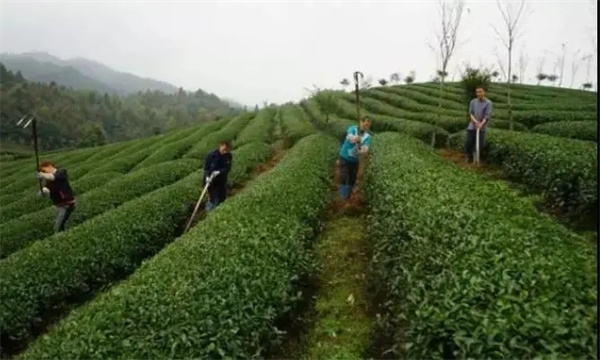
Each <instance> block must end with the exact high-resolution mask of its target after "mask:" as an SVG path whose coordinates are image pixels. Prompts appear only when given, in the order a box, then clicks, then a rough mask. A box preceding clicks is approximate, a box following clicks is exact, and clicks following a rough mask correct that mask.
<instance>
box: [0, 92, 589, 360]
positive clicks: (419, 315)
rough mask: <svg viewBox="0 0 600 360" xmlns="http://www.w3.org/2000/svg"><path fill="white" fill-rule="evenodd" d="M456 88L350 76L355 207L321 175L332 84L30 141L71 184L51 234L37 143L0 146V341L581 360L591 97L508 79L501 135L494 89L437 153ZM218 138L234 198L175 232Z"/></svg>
mask: <svg viewBox="0 0 600 360" xmlns="http://www.w3.org/2000/svg"><path fill="white" fill-rule="evenodd" d="M463 92H464V91H463V90H462V89H461V87H460V86H459V84H456V83H450V84H447V85H446V87H445V90H444V93H443V96H442V98H441V105H442V106H441V108H438V101H439V100H438V95H439V94H438V85H437V84H433V83H422V84H413V85H403V86H388V87H376V88H371V89H367V90H363V91H361V99H360V105H361V113H362V114H364V115H368V116H370V117H372V118H373V119H374V122H373V128H372V130H373V132H374V133H375V136H374V139H373V147H372V151H371V152H370V155H369V158H368V160H367V161H365V162H364V166H362V169H361V172H360V176H359V189H358V190H357V192H356V193H355V194H354V195H353V197H352V199H353V200H352V201H355V200H356V204H358V205H356V206H357V209H358V210H357V213H356V214H352V213H350V212H344V211H345V210H343V209H342V208H343V206H345V205H340V199H338V198H337V197H336V187H335V181H334V180H335V168H336V160H337V152H338V150H339V145H340V140H341V139H343V138H344V136H345V131H346V129H347V128H348V126H350V125H352V124H354V123H355V119H356V104H355V101H356V100H355V98H354V95H353V94H352V93H345V92H341V91H340V92H334V93H333V94H334V95H335V100H336V106H335V108H334V109H326V106H324V104H323V103H322V102H321V100H320V99H319V97H311V98H309V99H306V100H303V101H301V102H300V103H297V104H292V103H288V104H284V105H281V106H278V107H268V108H264V109H260V110H258V111H256V112H246V113H242V114H240V115H237V116H235V117H230V118H225V119H221V120H219V121H214V122H210V123H204V124H201V125H197V126H194V127H190V128H184V129H178V130H175V131H173V132H170V133H166V134H162V135H158V136H155V137H151V138H146V139H140V140H135V141H128V142H123V143H116V144H110V145H106V146H102V147H96V148H89V149H79V150H72V151H65V152H57V153H52V154H42V160H50V161H52V162H54V163H56V164H57V165H58V166H59V167H64V168H66V169H67V171H68V173H69V177H70V179H71V184H72V187H73V189H74V191H75V193H76V197H77V206H76V210H75V212H74V213H73V215H72V217H71V218H70V220H69V222H68V230H67V231H65V232H63V233H59V234H53V228H52V226H53V221H54V218H53V217H54V208H53V206H51V204H50V203H49V202H48V200H47V199H44V198H40V197H38V196H37V191H38V190H39V188H38V184H37V180H36V178H35V165H34V159H33V158H32V157H25V158H14V159H12V160H2V162H1V163H0V176H1V177H0V190H1V194H0V299H1V300H2V301H1V302H0V332H1V339H0V340H1V348H0V349H1V351H2V356H5V357H14V358H19V359H72V358H85V359H108V358H111V359H112V358H115V359H116V358H122V359H162V358H177V359H183V358H200V359H217V358H243V359H248V358H302V357H306V356H308V354H312V355H313V356H312V357H313V358H321V357H323V358H324V357H326V358H339V359H342V358H344V359H348V358H357V359H358V358H368V357H373V358H410V359H434V358H435V359H449V358H460V359H465V358H478V359H479V358H507V359H508V358H528V359H529V358H595V357H596V353H597V346H598V344H597V337H596V336H597V335H596V334H597V331H598V324H597V321H596V315H597V274H596V246H597V244H596V241H591V240H590V239H589V238H587V237H586V236H583V235H582V234H583V232H582V231H581V222H573V221H571V220H573V219H588V220H587V228H586V230H588V233H589V230H590V229H594V228H595V226H597V218H598V212H597V211H598V187H597V181H598V179H597V138H598V137H597V105H596V93H591V92H584V91H577V90H565V89H558V88H551V87H535V86H524V85H519V86H515V88H514V89H513V91H512V97H513V111H512V114H513V118H514V127H513V131H511V130H508V129H509V123H508V111H507V99H506V89H505V87H504V86H503V85H499V84H493V86H492V88H491V89H490V91H489V92H488V97H489V98H490V99H491V100H492V101H493V102H494V113H493V118H492V121H491V123H490V129H489V131H488V136H487V145H488V146H487V148H486V149H485V151H484V152H483V154H482V162H483V164H482V165H481V167H477V168H472V167H468V166H462V165H460V164H459V165H457V164H456V163H455V161H450V160H449V159H448V158H447V157H446V156H442V155H441V153H440V148H444V149H445V150H444V151H446V153H453V154H455V155H456V156H459V157H460V156H462V155H461V151H462V147H463V142H464V129H465V127H466V124H467V117H466V111H467V108H468V104H466V103H465V101H464V100H463V99H464V95H463ZM221 140H228V141H232V142H233V144H234V151H233V159H234V160H233V168H232V171H231V173H230V176H229V184H228V186H229V188H230V191H231V193H230V196H229V198H228V200H227V201H226V202H225V203H223V204H222V205H220V206H219V207H217V208H216V209H215V210H214V211H212V212H210V213H208V214H201V216H200V217H199V218H198V219H197V224H195V226H194V227H192V228H191V230H190V231H188V232H187V233H183V228H184V226H185V224H186V222H187V221H188V219H189V218H190V216H191V213H192V210H193V207H194V205H195V203H196V201H197V200H198V196H199V195H200V192H201V190H202V188H201V187H202V182H201V178H202V173H201V168H202V165H203V162H204V157H205V156H206V155H207V154H208V153H209V152H210V151H211V150H212V149H214V148H215V147H216V146H217V145H218V144H219V142H220V141H221ZM432 144H433V145H434V147H433V148H432ZM361 164H362V163H361ZM492 175H493V176H492ZM336 209H337V210H336ZM339 209H342V210H339ZM344 209H345V208H344ZM338 210H339V211H338ZM336 211H337V212H336ZM340 219H346V220H343V221H339V220H340ZM565 219H569V220H565ZM589 219H594V221H595V222H593V221H592V222H591V223H590V221H589ZM333 222H335V223H336V224H349V225H348V226H349V227H350V228H351V229H352V230H351V231H352V233H353V234H354V236H350V237H351V238H352V241H349V240H348V239H349V235H348V234H347V233H344V229H343V228H341V227H340V226H339V225H336V226H333V225H332V226H328V224H330V223H333ZM575 224H578V225H575ZM344 234H345V235H344ZM595 238H596V239H597V235H596V236H595ZM323 239H326V241H327V246H314V245H315V244H319V243H320V242H321V241H324V240H323ZM336 246H337V247H339V256H338V255H336V252H335V249H336ZM348 247H355V248H352V249H350V250H352V251H346V250H348ZM323 249H325V250H323ZM320 251H327V256H322V254H321V253H320ZM344 261H346V262H347V264H349V265H352V264H353V263H357V262H358V263H360V264H361V266H354V267H352V266H351V269H349V270H347V271H346V270H344V269H345V268H346V267H345V266H335V265H339V262H342V263H343V262H344ZM324 265H330V266H324ZM323 269H339V270H332V271H340V273H339V274H337V273H336V274H335V275H334V274H322V271H323ZM324 275H327V276H324ZM320 279H326V280H323V281H321V280H320ZM345 283H348V284H351V286H350V285H348V286H346V287H345V285H344V284H345ZM357 284H358V285H357ZM361 284H362V285H361ZM357 286H358V287H357ZM361 286H362V290H360V289H361ZM357 289H359V290H357ZM338 293H339V296H338ZM325 294H326V296H327V299H325V300H322V299H321V296H325ZM332 299H333V300H332ZM335 299H341V300H335ZM358 307H360V308H361V309H362V310H360V311H355V310H356V309H358ZM363 310H364V311H363ZM353 311H354V313H360V314H361V315H360V317H358V316H356V317H354V318H353V319H351V317H352V316H351V315H348V314H353ZM341 314H346V315H341ZM361 322H362V323H361ZM358 323H360V324H358ZM353 334H356V336H352V335H353ZM298 344H301V345H300V346H298ZM315 349H316V350H315ZM314 354H317V355H314ZM318 354H327V355H318Z"/></svg>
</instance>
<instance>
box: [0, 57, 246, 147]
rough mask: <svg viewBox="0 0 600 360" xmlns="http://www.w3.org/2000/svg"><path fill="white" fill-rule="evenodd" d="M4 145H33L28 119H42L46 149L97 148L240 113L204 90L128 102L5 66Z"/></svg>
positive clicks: (0, 124)
mask: <svg viewBox="0 0 600 360" xmlns="http://www.w3.org/2000/svg"><path fill="white" fill-rule="evenodd" d="M0 109H1V114H0V141H1V142H2V143H3V144H6V143H12V144H23V145H25V144H30V143H31V131H30V130H29V129H27V130H24V129H22V128H19V127H17V126H16V122H17V121H18V119H19V118H21V117H22V116H23V115H24V114H26V113H28V112H33V113H34V114H35V115H36V116H37V119H38V139H39V144H40V148H41V149H44V150H55V149H62V148H79V147H88V146H96V145H101V144H105V143H110V142H116V141H123V140H129V139H134V138H139V137H145V136H149V135H154V134H160V133H163V132H166V131H169V130H171V129H174V128H177V127H181V126H186V125H189V124H192V123H200V122H205V121H211V120H214V119H216V118H218V117H220V116H224V115H229V114H233V113H235V112H236V111H237V110H234V109H233V108H231V107H230V106H229V105H228V104H227V103H226V102H224V101H222V100H221V99H219V98H218V97H217V96H216V95H214V94H208V93H206V92H205V91H203V90H198V91H196V92H186V91H184V90H183V89H179V91H178V92H177V93H175V94H167V93H164V92H161V91H145V92H141V91H140V92H137V93H136V94H131V95H127V96H119V95H116V94H108V93H99V92H96V91H90V90H74V89H73V88H70V87H66V86H61V85H58V84H56V83H55V82H50V83H38V82H30V81H28V80H27V79H26V78H24V77H23V75H22V74H21V72H19V71H17V72H13V71H10V70H8V69H7V68H6V67H5V66H4V65H3V64H2V63H0Z"/></svg>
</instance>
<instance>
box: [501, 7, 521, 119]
mask: <svg viewBox="0 0 600 360" xmlns="http://www.w3.org/2000/svg"><path fill="white" fill-rule="evenodd" d="M496 5H497V6H498V10H499V11H500V15H501V16H502V20H503V25H504V26H505V31H506V32H505V33H504V36H502V35H501V32H500V31H498V29H497V28H496V27H494V31H495V32H496V34H497V35H498V38H499V39H500V40H501V41H502V43H503V44H504V47H505V48H506V50H507V53H508V54H507V55H508V61H507V71H506V72H505V71H504V66H503V65H502V61H500V59H499V56H498V64H499V65H500V69H501V70H502V72H503V73H505V77H506V83H507V84H508V86H507V99H508V102H507V105H508V121H509V124H510V130H512V129H513V118H512V103H511V98H510V84H511V83H512V82H513V76H512V52H513V48H514V44H515V41H516V40H517V39H518V38H519V37H521V35H522V30H521V27H520V26H519V25H520V20H521V19H522V17H523V16H524V15H523V11H524V9H525V0H520V1H519V2H518V5H517V7H516V8H514V7H513V5H514V2H512V1H510V0H507V1H505V2H501V1H500V0H497V1H496Z"/></svg>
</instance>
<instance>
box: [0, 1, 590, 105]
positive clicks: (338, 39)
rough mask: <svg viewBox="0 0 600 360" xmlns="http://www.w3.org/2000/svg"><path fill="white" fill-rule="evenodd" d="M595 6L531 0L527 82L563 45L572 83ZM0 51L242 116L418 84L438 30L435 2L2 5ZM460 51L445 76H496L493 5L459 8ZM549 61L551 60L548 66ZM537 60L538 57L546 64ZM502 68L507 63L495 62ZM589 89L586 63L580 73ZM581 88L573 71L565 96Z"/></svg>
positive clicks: (426, 75) (498, 46)
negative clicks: (158, 85) (350, 82)
mask: <svg viewBox="0 0 600 360" xmlns="http://www.w3.org/2000/svg"><path fill="white" fill-rule="evenodd" d="M594 4H595V1H589V0H586V1H537V2H533V1H529V4H528V5H529V10H530V11H529V12H530V14H529V15H527V16H526V17H525V18H524V19H523V21H522V22H521V26H522V29H523V31H522V32H523V36H522V37H521V38H519V39H518V40H517V42H516V44H515V51H514V57H513V59H514V60H515V62H516V61H517V60H518V57H519V55H520V53H521V52H523V51H525V53H526V54H527V55H528V57H529V59H530V60H529V66H528V69H527V76H526V77H525V78H526V79H527V80H529V81H528V82H530V83H536V80H535V79H534V77H535V74H536V73H537V68H538V65H539V63H540V59H542V58H544V57H545V58H546V61H545V66H544V69H543V70H544V72H545V73H553V72H556V73H558V72H559V70H558V69H557V70H556V71H554V69H555V66H554V64H555V63H556V60H557V55H558V54H559V53H560V49H561V44H562V43H566V47H567V52H568V53H567V57H566V64H565V71H564V78H565V79H564V80H563V83H564V84H566V85H569V84H570V82H571V64H572V57H573V55H572V54H573V52H574V51H576V50H577V49H580V50H581V52H580V54H579V56H578V58H579V59H580V58H581V57H582V56H583V55H585V54H589V53H592V52H593V51H594V45H593V41H594V40H593V39H592V37H593V35H594V34H595V32H596V30H595V27H596V26H597V25H596V24H597V18H596V16H595V13H596V8H595V7H594V6H595V5H594ZM0 6H1V8H0V14H1V15H0V21H1V23H0V31H1V33H0V51H1V52H10V53H22V52H29V51H45V52H49V53H51V54H53V55H55V56H58V57H60V58H71V57H78V56H79V57H85V58H89V59H92V60H96V61H99V62H101V63H104V64H106V65H108V66H110V67H112V68H114V69H116V70H120V71H126V72H131V73H134V74H136V75H140V76H144V77H151V78H154V79H157V80H164V81H168V82H170V83H173V84H174V85H177V86H182V87H184V88H185V89H197V88H202V89H204V90H206V91H209V92H214V93H215V94H217V95H218V96H222V97H228V98H233V99H235V100H238V101H240V102H242V103H244V104H247V105H254V104H257V103H258V104H260V103H262V102H263V101H269V102H276V103H281V102H285V101H289V100H293V101H296V100H299V99H300V98H301V97H304V96H306V95H307V94H308V93H307V91H306V90H305V89H304V88H305V87H312V84H315V85H317V86H319V87H334V88H340V85H339V82H340V80H341V79H343V78H345V77H347V78H351V76H352V73H353V72H354V71H355V70H360V71H362V72H363V73H364V74H365V75H369V76H371V77H372V78H373V80H374V82H376V80H377V79H379V78H382V77H385V78H388V79H389V75H390V74H391V73H393V72H400V73H401V75H402V76H405V75H406V74H408V72H409V71H411V70H414V71H415V72H416V75H417V82H419V81H428V80H430V79H431V78H432V75H433V73H434V72H435V69H436V57H435V54H434V53H433V51H432V50H431V49H430V48H429V46H428V43H432V42H433V41H434V31H435V30H436V29H437V28H439V20H438V18H439V17H438V13H437V6H438V5H437V3H436V2H433V1H431V2H425V1H388V2H384V1H377V2H376V1H361V2H358V1H329V2H325V1H322V2H318V1H312V2H309V1H287V2H285V1H260V2H259V1H252V2H251V1H235V2H233V1H219V2H207V1H194V2H192V1H187V2H184V1H180V2H176V1H152V2H151V1H144V2H142V1H137V2H134V1H83V0H80V1H77V2H76V1H62V2H58V1H44V2H39V1H37V2H34V1H26V0H21V1H6V0H0ZM466 8H467V9H468V11H465V15H464V18H463V23H462V25H461V29H460V35H459V38H460V39H461V41H462V42H463V43H464V44H463V45H462V46H460V47H459V48H458V50H457V51H456V54H455V56H454V58H453V60H452V61H451V64H450V66H449V72H450V76H449V79H452V77H453V75H454V76H456V79H458V78H459V76H460V75H459V74H458V71H457V69H458V65H461V64H464V63H467V62H469V63H471V64H472V65H475V66H480V65H488V66H496V67H497V65H496V64H497V56H496V54H497V53H498V54H500V55H501V56H502V58H503V59H505V58H506V50H505V49H504V48H503V45H502V43H501V42H500V40H499V39H498V37H497V35H496V33H495V32H494V31H493V29H492V25H493V24H496V25H497V26H498V27H499V30H500V31H502V32H503V33H505V32H506V30H505V27H502V26H501V17H500V13H499V11H498V8H497V6H496V3H495V2H494V1H473V2H467V4H466ZM553 53H554V55H553ZM544 54H546V55H544ZM505 62H506V61H505ZM589 77H590V79H593V80H592V81H593V82H594V83H596V81H597V80H596V77H597V74H596V60H594V62H592V65H591V66H590V75H589ZM586 80H587V64H586V63H585V62H581V65H580V66H579V70H578V74H577V75H576V77H575V82H574V83H575V87H580V86H581V84H582V83H583V82H585V81H586Z"/></svg>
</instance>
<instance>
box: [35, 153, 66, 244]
mask: <svg viewBox="0 0 600 360" xmlns="http://www.w3.org/2000/svg"><path fill="white" fill-rule="evenodd" d="M36 175H37V178H38V179H40V180H42V181H43V182H44V187H43V188H42V191H41V192H40V193H39V195H40V196H50V200H52V203H53V204H54V206H55V207H56V221H55V223H54V232H57V233H58V232H62V231H65V225H66V223H67V220H69V217H70V216H71V214H72V213H73V210H75V195H74V194H73V190H72V189H71V184H70V183H69V175H68V174H67V170H66V169H57V168H56V167H55V166H54V164H52V163H51V162H43V163H42V164H41V165H40V168H39V172H38V173H37V174H36Z"/></svg>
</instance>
